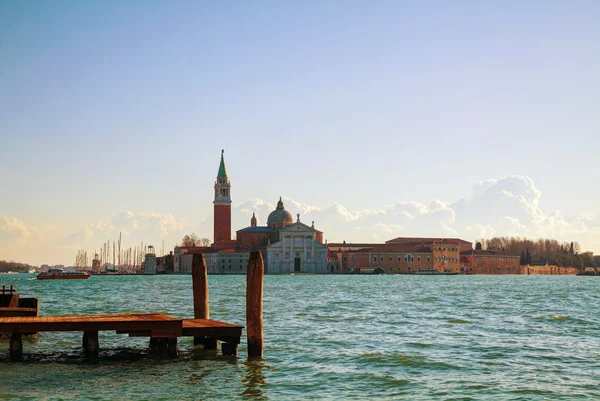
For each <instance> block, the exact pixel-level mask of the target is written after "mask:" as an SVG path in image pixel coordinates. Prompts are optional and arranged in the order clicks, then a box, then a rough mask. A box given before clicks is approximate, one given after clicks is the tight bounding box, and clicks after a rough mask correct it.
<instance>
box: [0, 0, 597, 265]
mask: <svg viewBox="0 0 600 401" xmlns="http://www.w3.org/2000/svg"><path fill="white" fill-rule="evenodd" d="M599 20H600V3H599V2H597V1H576V0H575V1H569V2H558V1H555V2H547V1H497V2H478V1H453V2H445V1H414V2H411V1H375V2H373V1H351V0H344V1H335V0H331V1H327V2H323V1H303V2H291V1H281V2H250V1H231V2H209V1H189V2H187V1H169V2H147V1H133V0H130V1H126V2H122V1H110V0H107V1H95V2H94V1H81V2H74V1H58V0H57V1H16V0H14V1H13V0H0V186H1V188H2V190H1V192H0V259H13V260H18V261H22V262H26V263H31V264H36V265H38V264H43V263H46V264H59V263H60V264H65V265H70V264H73V263H74V261H75V254H76V252H77V250H78V249H86V250H88V251H90V254H91V252H93V250H94V249H99V248H100V247H101V246H102V244H103V243H104V242H105V241H107V240H111V241H112V240H116V239H117V238H118V236H119V232H122V233H123V245H124V246H129V245H134V244H139V243H140V242H142V241H143V242H145V243H150V244H154V245H157V246H158V247H159V250H160V249H161V248H162V241H163V240H164V243H165V248H166V251H168V250H169V249H172V248H173V246H174V245H175V244H176V243H177V242H178V241H179V240H180V239H181V238H182V237H183V235H185V234H186V233H191V232H195V233H196V234H198V235H200V236H201V237H209V238H210V237H211V236H212V206H213V205H212V200H213V185H214V181H215V177H216V174H217V171H218V165H219V158H220V153H221V149H225V160H226V164H227V170H228V173H229V178H230V180H231V184H232V191H231V193H232V199H233V230H234V231H235V230H236V229H239V228H243V227H246V226H247V225H249V220H250V217H251V215H252V211H256V212H257V215H258V218H259V223H260V222H262V223H263V224H264V223H265V222H266V219H267V216H268V213H269V211H270V210H272V209H273V208H274V207H275V204H276V202H277V200H278V199H279V196H282V197H283V199H284V202H285V205H286V209H288V210H289V211H290V212H291V213H292V214H293V215H294V216H295V215H296V214H297V213H300V214H301V220H302V221H305V222H306V221H312V220H314V221H315V226H316V227H317V228H318V229H320V230H321V231H324V236H325V238H326V239H327V240H328V241H329V242H337V241H342V240H346V241H353V242H382V241H385V240H387V239H390V238H395V237H398V236H416V235H428V236H435V237H438V236H439V237H443V236H459V237H461V238H464V239H466V240H470V241H474V240H475V239H477V238H481V237H482V236H483V237H489V236H493V235H502V236H504V235H515V236H527V237H531V238H538V237H549V238H555V239H558V240H561V241H577V242H579V243H580V244H581V247H582V249H584V250H592V251H594V252H596V253H600V201H598V199H599V198H600V186H598V182H600V168H599V167H598V149H599V145H600V135H599V132H598V129H599V127H600V114H599V113H598V110H599V109H600V74H598V71H600V24H598V21H599ZM232 235H234V233H232ZM211 239H212V238H211Z"/></svg>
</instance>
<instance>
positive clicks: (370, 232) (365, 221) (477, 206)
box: [233, 176, 600, 250]
mask: <svg viewBox="0 0 600 401" xmlns="http://www.w3.org/2000/svg"><path fill="white" fill-rule="evenodd" d="M541 196H542V192H541V191H540V190H539V189H538V188H537V187H536V186H535V184H534V183H533V181H532V180H531V179H530V178H529V177H522V176H508V177H504V178H500V179H490V180H486V181H481V182H478V183H476V184H475V185H474V186H473V191H472V194H471V197H470V198H469V199H459V200H457V201H455V202H452V203H446V202H444V201H441V200H437V199H436V200H433V201H432V202H431V203H430V204H429V206H427V205H425V204H423V203H420V202H411V201H403V202H398V203H395V204H393V205H391V206H388V207H385V208H382V209H363V210H348V209H347V208H346V207H344V206H343V205H341V204H340V203H337V202H333V203H332V204H331V205H329V206H327V207H321V206H315V205H307V204H305V203H302V202H299V201H296V200H294V199H290V198H285V197H284V198H283V201H284V203H285V206H286V209H287V210H288V211H289V212H290V213H292V215H294V216H295V214H296V213H300V215H301V219H302V221H304V222H310V221H312V220H314V221H315V225H316V227H317V228H318V229H319V230H321V231H323V232H324V233H325V237H326V238H328V239H329V240H330V241H341V240H346V241H352V242H364V241H384V240H387V239H390V238H394V237H397V236H433V237H435V236H440V237H441V236H459V237H462V238H464V239H466V240H470V241H474V240H476V239H478V238H482V237H492V236H495V235H500V236H522V237H523V236H527V237H532V238H538V237H549V238H555V239H557V240H560V241H578V242H580V243H581V245H582V246H583V248H584V249H586V248H589V249H596V250H600V238H599V236H600V216H596V215H589V214H588V215H581V216H577V217H575V218H572V219H567V218H566V217H564V216H563V215H562V214H561V213H560V212H558V211H550V212H546V211H544V210H542V209H540V207H539V205H540V198H541ZM251 202H252V203H253V204H254V205H257V206H258V207H255V208H254V210H255V211H256V213H257V216H258V217H259V221H261V222H262V223H261V224H265V222H266V218H267V216H268V214H269V213H270V212H271V211H272V210H273V208H274V205H272V204H269V203H268V202H264V201H262V200H260V199H254V200H252V201H251ZM245 205H246V202H245V203H244V204H241V205H239V206H238V207H234V219H233V227H234V231H235V229H239V228H242V227H246V226H248V225H249V221H250V220H249V219H250V217H251V215H252V213H251V211H250V210H245V209H247V208H245ZM246 211H248V212H249V213H245V212H246ZM235 216H239V217H240V220H236V218H235Z"/></svg>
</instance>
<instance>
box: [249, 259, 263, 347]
mask: <svg viewBox="0 0 600 401" xmlns="http://www.w3.org/2000/svg"><path fill="white" fill-rule="evenodd" d="M264 275H265V264H264V263H263V259H262V254H261V253H260V252H251V253H250V258H249V259H248V269H247V276H246V334H247V337H248V356H249V357H254V356H258V357H260V356H262V352H263V312H262V307H263V280H264Z"/></svg>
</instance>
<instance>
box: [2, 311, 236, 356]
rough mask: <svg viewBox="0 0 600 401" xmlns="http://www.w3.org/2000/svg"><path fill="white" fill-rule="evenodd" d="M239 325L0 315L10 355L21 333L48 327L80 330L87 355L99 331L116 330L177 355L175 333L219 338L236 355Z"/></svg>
mask: <svg viewBox="0 0 600 401" xmlns="http://www.w3.org/2000/svg"><path fill="white" fill-rule="evenodd" d="M242 329H243V327H242V326H237V325H233V324H229V323H224V322H220V321H217V320H210V319H178V318H175V317H171V316H166V315H163V314H160V313H148V314H104V315H74V316H27V317H14V316H13V317H4V318H0V332H10V333H12V336H11V340H10V357H11V359H12V360H18V359H20V358H21V356H22V350H23V343H22V333H31V332H49V331H78V332H83V344H82V345H83V348H84V350H85V353H86V355H88V356H97V355H98V349H99V344H98V332H99V331H115V332H116V333H117V334H127V335H129V336H130V337H149V338H150V348H151V349H160V350H164V351H166V353H167V354H169V355H176V354H177V352H178V349H177V338H178V337H202V338H206V339H210V340H213V341H214V342H215V343H216V341H217V340H218V341H221V344H222V350H223V355H237V349H238V344H239V343H240V338H241V336H242Z"/></svg>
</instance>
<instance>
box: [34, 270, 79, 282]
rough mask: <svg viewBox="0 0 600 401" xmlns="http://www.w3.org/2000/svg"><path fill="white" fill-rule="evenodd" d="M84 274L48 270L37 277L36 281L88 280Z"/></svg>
mask: <svg viewBox="0 0 600 401" xmlns="http://www.w3.org/2000/svg"><path fill="white" fill-rule="evenodd" d="M90 276H91V274H89V273H86V272H66V271H64V269H50V270H48V271H47V272H42V273H40V274H38V275H37V278H38V280H73V279H86V278H90Z"/></svg>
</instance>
